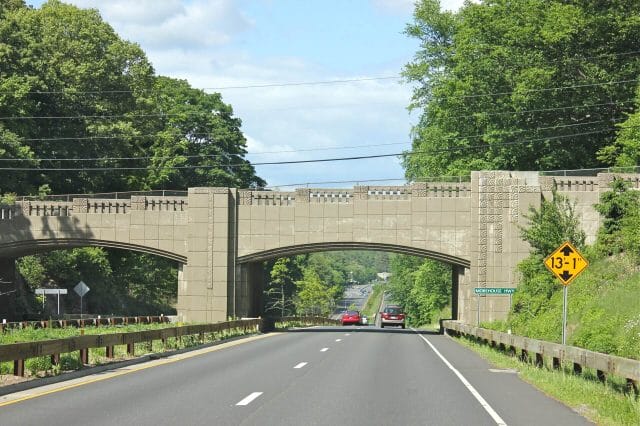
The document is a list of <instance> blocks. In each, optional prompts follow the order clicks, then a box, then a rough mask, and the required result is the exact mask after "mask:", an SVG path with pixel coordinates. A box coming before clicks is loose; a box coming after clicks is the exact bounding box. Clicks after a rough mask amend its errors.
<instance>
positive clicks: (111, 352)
mask: <svg viewBox="0 0 640 426" xmlns="http://www.w3.org/2000/svg"><path fill="white" fill-rule="evenodd" d="M105 352H106V355H107V358H113V357H114V347H113V346H107V347H106V348H105Z"/></svg>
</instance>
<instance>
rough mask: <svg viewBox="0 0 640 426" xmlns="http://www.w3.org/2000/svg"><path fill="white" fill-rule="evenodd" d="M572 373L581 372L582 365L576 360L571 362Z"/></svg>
mask: <svg viewBox="0 0 640 426" xmlns="http://www.w3.org/2000/svg"><path fill="white" fill-rule="evenodd" d="M573 374H577V375H579V374H582V366H581V365H580V364H578V363H577V362H574V363H573Z"/></svg>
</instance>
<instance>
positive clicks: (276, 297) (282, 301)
mask: <svg viewBox="0 0 640 426" xmlns="http://www.w3.org/2000/svg"><path fill="white" fill-rule="evenodd" d="M297 274H299V268H298V267H297V265H296V264H295V259H292V258H288V257H284V258H280V259H278V260H276V262H275V263H274V264H273V266H272V267H271V271H270V273H269V276H270V278H271V279H270V281H269V284H268V285H267V288H266V289H265V291H264V294H265V311H266V312H267V313H268V312H274V313H278V314H279V315H280V316H281V317H284V316H287V315H292V314H293V313H294V311H295V304H294V302H293V294H294V290H295V288H296V286H295V282H294V280H293V279H292V278H293V277H294V276H295V275H297ZM297 280H299V277H298V278H297Z"/></svg>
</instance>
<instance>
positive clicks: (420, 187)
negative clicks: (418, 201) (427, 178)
mask: <svg viewBox="0 0 640 426" xmlns="http://www.w3.org/2000/svg"><path fill="white" fill-rule="evenodd" d="M411 195H413V196H414V197H420V198H426V196H427V182H413V183H412V184H411Z"/></svg>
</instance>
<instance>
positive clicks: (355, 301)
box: [331, 284, 372, 319]
mask: <svg viewBox="0 0 640 426" xmlns="http://www.w3.org/2000/svg"><path fill="white" fill-rule="evenodd" d="M371 286H372V284H356V285H351V286H348V287H346V288H345V290H344V295H343V296H342V299H340V300H339V301H338V302H337V303H336V307H335V309H334V311H333V313H332V314H331V318H333V319H340V318H341V317H342V313H343V312H344V311H345V310H346V309H348V308H349V306H352V305H353V306H355V308H356V310H359V311H361V310H362V308H364V304H365V303H366V301H367V297H369V294H370V293H371Z"/></svg>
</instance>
